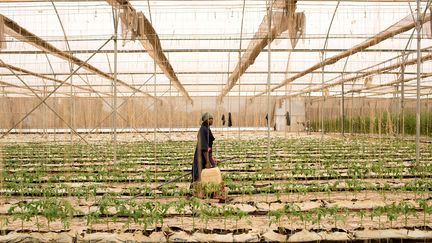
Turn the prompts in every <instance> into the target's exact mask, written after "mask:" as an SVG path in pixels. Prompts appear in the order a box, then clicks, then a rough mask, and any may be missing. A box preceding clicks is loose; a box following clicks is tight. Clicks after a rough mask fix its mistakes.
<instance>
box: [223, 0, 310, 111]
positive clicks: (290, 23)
mask: <svg viewBox="0 0 432 243" xmlns="http://www.w3.org/2000/svg"><path fill="white" fill-rule="evenodd" d="M272 7H275V8H276V9H277V10H278V11H276V12H274V13H272V15H271V16H272V19H271V27H270V28H271V29H270V30H269V28H268V26H269V23H268V19H269V17H268V14H267V15H266V16H264V18H263V20H262V22H261V24H260V26H259V28H258V31H257V32H256V33H255V34H254V37H253V38H252V40H251V41H250V43H249V46H248V48H247V50H246V52H245V53H244V54H243V55H242V57H241V58H240V60H239V62H238V63H237V65H236V67H235V68H234V71H233V72H232V73H231V75H230V76H229V77H228V82H227V84H226V85H225V86H224V87H223V88H222V92H221V94H220V95H219V97H218V102H221V101H222V99H223V97H224V96H225V95H226V94H228V92H229V91H230V90H231V89H232V88H233V87H234V85H235V84H236V83H237V80H238V79H239V78H240V76H241V75H243V74H244V73H245V72H246V69H248V68H249V66H250V65H252V64H253V63H254V62H255V59H256V58H257V57H258V55H259V54H260V53H261V51H262V50H263V49H264V48H265V47H266V46H267V45H268V44H269V43H270V42H272V41H273V40H274V39H275V38H276V37H277V36H279V35H280V34H282V32H284V31H286V30H288V35H289V36H290V39H291V46H292V47H295V45H296V43H297V39H298V38H299V37H300V35H299V34H298V32H299V28H302V30H300V33H302V32H303V28H304V26H302V25H301V24H299V25H297V23H299V22H301V21H297V20H302V23H304V19H305V15H304V13H295V9H296V1H295V0H274V1H273V5H272ZM269 32H270V33H269ZM240 41H241V40H240Z"/></svg>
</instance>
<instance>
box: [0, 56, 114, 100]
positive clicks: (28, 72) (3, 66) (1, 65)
mask: <svg viewBox="0 0 432 243" xmlns="http://www.w3.org/2000/svg"><path fill="white" fill-rule="evenodd" d="M0 68H6V69H10V70H13V71H16V72H19V73H23V74H26V75H30V76H34V77H37V78H41V79H45V80H50V81H54V82H56V83H63V81H61V80H58V79H55V78H51V77H48V76H45V75H42V74H39V73H35V72H32V71H29V70H26V69H23V68H19V67H16V66H13V65H10V64H7V63H4V62H0ZM66 85H68V86H72V87H74V88H77V89H81V90H85V91H87V92H92V93H93V92H94V93H96V91H95V90H94V89H90V88H84V87H82V86H79V85H73V84H69V83H66ZM103 94H105V95H108V96H111V94H108V93H103Z"/></svg>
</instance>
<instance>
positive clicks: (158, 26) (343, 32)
mask: <svg viewBox="0 0 432 243" xmlns="http://www.w3.org/2000/svg"><path fill="white" fill-rule="evenodd" d="M130 3H131V5H132V6H133V8H134V9H135V10H136V11H137V12H140V11H142V12H143V13H144V15H145V17H146V18H147V19H148V20H149V21H150V22H151V23H152V25H153V28H154V30H155V31H156V33H157V34H158V37H159V39H160V42H161V46H162V50H163V51H164V54H165V56H166V57H167V59H168V61H169V63H170V65H171V66H172V68H173V70H174V72H175V73H176V75H177V77H178V80H179V81H180V83H181V84H182V85H183V86H184V88H185V89H186V91H187V92H188V93H189V94H190V95H191V96H208V95H211V96H218V95H220V93H221V91H222V89H223V88H224V86H225V85H226V84H227V82H228V77H229V75H230V74H231V72H233V70H234V69H235V67H236V65H237V64H238V62H239V57H240V56H239V55H243V54H244V53H245V51H246V49H247V48H248V45H249V43H250V42H251V40H252V39H253V38H254V35H255V33H256V32H257V30H258V27H259V26H260V24H261V23H262V22H263V19H264V18H265V16H266V14H267V9H266V1H258V0H250V1H245V5H244V6H243V1H241V0H233V1H226V0H214V1H187V0H186V1H169V0H158V1H149V2H147V1H130ZM337 4H338V3H337V1H320V2H319V4H317V2H316V1H297V6H296V12H297V13H300V12H304V14H305V16H306V28H305V36H302V37H301V39H300V40H299V41H298V43H297V45H296V46H295V48H294V49H293V48H292V47H291V44H290V40H289V35H288V33H287V31H285V32H283V33H282V34H281V35H280V36H278V37H276V39H275V40H274V41H273V42H272V43H271V48H270V49H269V46H267V47H265V48H264V49H263V50H262V51H261V53H259V55H258V56H257V58H256V59H255V60H254V62H253V64H252V65H251V66H249V67H248V68H247V70H246V71H245V73H244V74H243V75H242V76H241V77H240V79H239V81H237V83H236V84H235V85H234V86H233V88H232V89H231V90H230V92H229V93H228V95H229V96H235V95H239V94H240V95H242V96H253V95H257V94H260V93H262V92H263V91H265V90H266V89H267V87H266V85H267V80H268V75H269V73H270V77H271V80H270V85H271V87H276V86H277V85H279V84H281V83H282V82H284V80H285V79H287V78H289V77H292V76H294V75H296V74H298V73H301V72H303V71H305V70H307V69H308V68H310V67H312V66H314V65H316V64H319V63H320V62H322V61H323V58H324V59H325V58H331V57H333V56H335V55H337V54H339V53H342V52H343V51H345V50H347V49H349V48H352V47H353V46H355V45H357V44H360V43H362V42H364V41H366V40H367V39H369V38H371V37H374V36H375V35H376V34H378V33H380V32H381V31H384V30H385V29H387V28H388V27H389V26H391V25H393V24H395V23H397V22H398V21H400V20H402V19H404V18H405V17H407V16H409V15H410V14H411V13H414V14H415V2H411V3H408V2H389V1H385V2H384V1H383V2H380V1H363V2H361V1H358V2H355V1H341V2H340V4H339V5H338V6H337ZM54 6H55V8H54ZM54 6H53V4H52V3H51V2H49V1H30V2H28V1H16V0H15V1H13V2H12V1H11V2H8V1H2V2H1V3H0V9H2V12H1V14H2V15H4V16H5V17H7V18H9V19H11V20H13V21H15V22H16V23H17V24H18V25H19V26H20V27H22V28H24V29H27V30H28V31H30V32H31V33H33V34H34V35H36V36H38V37H40V38H41V39H43V40H44V41H46V42H47V43H49V44H50V45H52V46H54V47H55V48H57V49H58V50H60V51H63V52H67V53H71V54H72V55H73V56H74V57H76V58H79V59H80V60H82V61H86V60H87V59H89V60H88V64H90V65H91V66H92V67H94V68H96V69H98V70H100V71H102V72H104V73H106V74H107V75H109V76H114V55H115V51H114V49H115V48H114V42H113V40H112V38H113V35H114V18H113V8H112V7H111V6H110V5H109V4H108V3H107V2H106V1H54ZM425 6H426V2H424V1H423V2H422V11H424V8H425ZM243 7H244V14H243ZM57 13H58V16H57ZM427 13H428V14H430V13H429V12H427ZM333 14H334V18H333ZM242 22H243V25H242ZM120 26H121V24H120ZM413 31H414V29H410V30H408V31H405V32H403V33H401V34H398V35H396V36H394V37H391V38H389V39H387V40H383V41H382V42H380V43H378V44H376V45H373V46H371V47H369V48H367V49H366V50H364V51H362V52H358V53H356V54H353V55H350V56H349V57H347V58H342V59H341V60H339V61H337V62H336V63H334V64H331V65H327V66H325V67H324V68H323V69H321V68H319V69H316V70H314V71H312V72H310V73H307V74H306V75H303V76H302V77H300V78H298V79H296V80H294V81H292V83H291V84H289V85H288V86H282V87H281V88H278V89H276V90H275V91H274V92H272V95H281V96H283V95H289V94H293V93H302V92H303V93H304V91H306V90H307V89H310V88H312V87H314V88H315V89H319V87H320V86H321V85H322V84H323V82H324V83H325V84H329V83H333V82H339V81H341V80H342V77H343V78H345V79H346V78H351V77H356V76H358V75H361V74H362V73H365V72H368V71H372V70H376V69H380V68H384V67H386V66H390V65H396V64H398V63H399V62H400V61H401V60H402V59H401V57H400V55H401V54H402V53H403V52H404V53H410V56H409V57H408V59H413V58H416V55H415V50H416V48H417V44H416V39H415V37H416V35H415V33H414V32H413ZM426 32H427V31H426V30H425V31H424V33H423V35H422V37H423V39H422V41H421V48H422V49H423V50H424V51H423V55H427V54H430V53H431V50H430V49H429V48H430V47H432V41H431V39H430V38H429V37H430V35H427V33H426ZM118 33H119V35H118V38H119V41H118V45H117V64H116V67H117V78H118V79H119V80H120V81H122V82H125V83H126V84H128V85H130V86H131V87H135V88H138V89H141V90H142V91H144V92H149V93H151V94H153V95H154V94H156V96H167V95H168V96H169V95H172V96H179V95H181V94H180V93H179V91H178V90H177V89H176V88H175V86H174V85H173V84H172V83H170V79H169V78H168V77H167V75H166V74H165V73H164V72H163V70H162V69H161V68H160V67H159V65H156V67H155V64H154V60H153V58H152V57H151V56H150V55H149V53H148V50H145V48H144V47H143V45H142V44H141V43H140V41H139V40H131V39H123V36H122V34H121V33H122V28H119V29H118ZM413 33H414V38H411V37H412V34H413ZM110 39H111V40H110ZM6 40H7V48H5V49H2V50H1V54H2V55H1V60H2V61H3V62H4V63H6V64H9V65H13V66H15V67H18V68H21V69H25V70H28V71H31V72H34V73H37V74H40V75H44V76H46V77H48V78H51V79H53V78H55V79H57V80H60V81H63V80H65V79H66V78H68V76H69V74H70V73H71V66H70V63H69V61H68V60H66V59H64V58H61V57H59V56H56V55H53V54H52V53H46V52H45V51H44V50H41V49H40V48H38V47H36V46H35V45H33V44H31V43H26V42H23V41H22V40H19V39H15V38H14V37H11V36H9V35H6ZM108 40H109V41H108ZM269 52H271V53H270V60H269V59H268V58H269ZM269 62H270V70H269V69H268V67H269ZM72 68H73V70H76V69H78V66H77V65H72ZM399 72H400V68H395V69H393V70H388V71H386V72H385V73H376V74H373V75H370V78H369V79H368V81H367V82H369V83H368V85H381V86H382V87H379V88H376V89H373V91H376V90H378V91H379V90H380V91H381V93H383V95H382V96H383V97H386V95H387V94H386V92H390V93H391V92H392V90H393V87H392V86H386V85H385V84H387V83H391V82H394V81H395V80H397V78H398V74H399ZM405 72H406V73H405V77H406V78H407V79H413V78H415V77H416V66H415V65H408V66H407V67H406V70H405ZM431 72H432V65H431V63H430V61H426V62H424V63H423V65H422V73H424V74H428V73H431ZM16 74H18V75H19V77H22V79H23V80H24V81H25V82H26V83H27V84H28V85H29V86H31V87H34V88H38V89H40V88H43V87H44V86H47V90H53V88H54V87H55V85H56V83H55V82H54V81H52V80H45V81H44V80H43V79H42V78H41V77H35V76H32V75H30V74H24V73H20V72H16ZM428 79H430V78H428V77H424V79H423V81H422V85H424V86H427V85H430V81H428ZM0 81H3V82H6V83H9V84H11V85H18V86H23V84H22V82H21V80H20V79H19V78H17V77H16V76H15V74H14V73H12V72H11V71H10V70H8V69H7V68H4V67H3V68H0ZM72 82H73V83H74V85H77V86H82V87H83V88H84V89H81V90H80V89H79V88H78V89H76V88H75V90H76V95H80V96H92V97H97V96H98V94H100V95H104V94H103V93H105V94H106V93H109V92H111V91H112V87H111V86H112V84H113V81H112V80H110V79H107V78H104V77H101V75H97V74H95V73H94V72H92V71H91V70H88V69H85V68H80V69H79V70H78V71H76V74H75V75H73V77H72ZM155 82H156V83H155ZM67 83H70V80H68V81H67ZM364 84H365V78H360V79H357V80H354V81H350V82H347V83H346V87H347V88H349V89H351V88H352V89H361V88H362V87H364ZM408 84H411V85H413V84H415V80H413V81H409V82H407V85H408ZM3 86H4V87H7V85H5V84H2V87H3ZM118 87H119V89H118V91H119V95H122V96H128V95H129V96H130V95H133V94H134V93H135V95H136V96H142V95H143V93H139V92H134V91H133V90H132V89H131V88H128V87H126V86H125V85H121V84H119V86H118ZM85 89H87V90H85ZM340 89H341V87H340V86H339V85H336V86H332V87H331V88H330V89H329V92H330V93H332V94H333V93H334V94H337V93H340ZM8 90H9V91H8V92H6V91H4V92H5V93H4V94H6V95H11V92H12V93H13V92H16V95H20V94H21V95H24V94H26V93H27V94H31V92H30V91H29V90H27V91H26V90H25V89H20V88H16V87H8ZM92 90H93V91H94V92H92ZM428 90H429V89H426V88H425V89H424V91H423V92H428ZM57 92H58V94H57V95H65V96H67V95H68V92H70V86H68V85H65V86H64V87H62V88H59V89H58V91H57ZM364 92H369V91H367V90H365V91H364ZM91 93H93V94H91ZM311 95H319V96H320V95H322V92H320V91H316V90H314V92H312V93H311Z"/></svg>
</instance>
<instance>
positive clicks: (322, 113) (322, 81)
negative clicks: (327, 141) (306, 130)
mask: <svg viewBox="0 0 432 243" xmlns="http://www.w3.org/2000/svg"><path fill="white" fill-rule="evenodd" d="M321 61H322V62H324V51H323V52H322V53H321ZM321 94H322V98H323V102H322V104H321V138H324V105H325V100H326V98H325V93H324V65H323V66H322V67H321Z"/></svg>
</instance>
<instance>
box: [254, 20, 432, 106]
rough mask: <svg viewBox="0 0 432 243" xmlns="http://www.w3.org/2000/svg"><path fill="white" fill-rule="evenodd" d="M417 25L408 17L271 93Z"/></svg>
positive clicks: (314, 66) (279, 86)
mask: <svg viewBox="0 0 432 243" xmlns="http://www.w3.org/2000/svg"><path fill="white" fill-rule="evenodd" d="M422 16H423V18H422V19H421V20H420V22H421V23H422V24H423V23H425V22H428V21H430V20H431V15H430V14H426V15H423V14H422ZM415 24H416V17H413V16H411V15H408V16H407V17H405V18H403V19H402V20H400V21H398V22H397V23H395V24H393V25H392V26H390V27H389V28H387V29H386V30H384V31H381V32H380V33H378V34H376V35H375V36H373V37H371V38H369V39H367V40H366V41H363V42H362V43H360V44H357V45H355V46H353V47H352V48H350V49H348V50H346V51H344V52H342V53H340V54H337V55H335V56H332V57H330V58H327V59H325V60H324V61H322V62H319V63H317V64H315V65H313V66H312V67H310V68H308V69H306V70H304V71H302V72H300V73H298V74H296V75H294V76H291V77H289V78H288V79H285V80H284V81H282V83H281V84H279V85H277V86H275V87H273V88H271V89H270V91H269V92H272V91H274V90H276V89H278V88H281V87H283V86H285V85H287V84H289V83H291V82H293V81H294V80H296V79H298V78H301V77H303V76H305V75H307V74H309V73H311V72H313V71H315V70H317V69H319V68H322V67H324V66H327V65H331V64H334V63H336V62H337V61H339V60H341V59H343V58H345V57H348V56H351V55H354V54H356V53H358V52H361V51H363V50H364V49H366V48H368V47H371V46H374V45H376V44H378V43H380V42H382V41H384V40H386V39H388V38H391V37H393V36H395V35H398V34H400V33H403V32H405V31H408V30H410V29H412V28H414V27H415ZM266 93H267V91H264V92H261V93H259V94H257V95H255V96H254V98H255V97H258V96H261V95H263V94H266Z"/></svg>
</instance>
